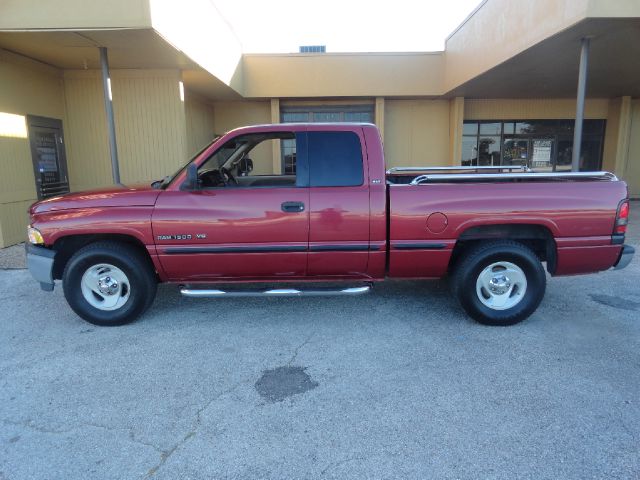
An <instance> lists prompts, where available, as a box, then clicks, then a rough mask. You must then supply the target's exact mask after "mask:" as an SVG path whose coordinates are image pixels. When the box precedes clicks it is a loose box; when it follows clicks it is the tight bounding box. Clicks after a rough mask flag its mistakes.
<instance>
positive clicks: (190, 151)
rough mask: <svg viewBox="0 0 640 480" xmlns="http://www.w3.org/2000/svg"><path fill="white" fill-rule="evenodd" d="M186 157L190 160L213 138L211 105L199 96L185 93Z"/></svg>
mask: <svg viewBox="0 0 640 480" xmlns="http://www.w3.org/2000/svg"><path fill="white" fill-rule="evenodd" d="M184 107H185V115H186V120H187V156H188V157H189V158H191V157H192V156H193V155H195V154H196V153H197V152H198V151H200V150H201V149H202V148H203V147H204V146H205V145H206V144H207V143H209V142H210V141H211V140H212V139H213V137H214V136H215V128H214V124H213V121H214V112H213V105H211V104H210V103H209V102H207V101H206V100H205V99H203V98H201V97H200V96H198V95H196V94H194V93H192V92H189V91H188V90H187V91H186V92H185V102H184Z"/></svg>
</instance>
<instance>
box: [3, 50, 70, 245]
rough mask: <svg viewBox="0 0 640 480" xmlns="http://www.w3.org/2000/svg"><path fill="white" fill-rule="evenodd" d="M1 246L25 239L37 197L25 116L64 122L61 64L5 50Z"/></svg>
mask: <svg viewBox="0 0 640 480" xmlns="http://www.w3.org/2000/svg"><path fill="white" fill-rule="evenodd" d="M0 78H1V79H2V87H1V90H0V168H1V169H2V175H0V248H1V247H6V246H9V245H13V244H15V243H19V242H22V241H24V240H25V235H26V225H27V223H28V216H27V208H28V207H29V205H30V204H31V203H33V202H34V201H35V200H36V198H37V195H36V188H35V178H34V175H33V163H32V161H31V149H30V146H29V140H28V138H27V129H26V116H27V115H39V116H43V117H50V118H57V119H61V120H63V127H66V125H65V124H64V123H65V109H64V90H63V82H62V74H61V72H60V71H59V70H57V69H54V68H51V67H49V66H46V65H43V64H40V63H38V62H34V61H32V60H30V59H27V58H25V57H21V56H18V55H15V54H12V53H10V52H7V51H4V50H0Z"/></svg>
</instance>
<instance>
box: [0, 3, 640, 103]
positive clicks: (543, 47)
mask: <svg viewBox="0 0 640 480" xmlns="http://www.w3.org/2000/svg"><path fill="white" fill-rule="evenodd" d="M542 7H543V8H542ZM585 36H591V37H592V42H591V55H590V67H589V78H588V83H587V87H588V90H587V92H588V95H589V96H598V97H614V96H621V95H631V96H640V62H636V61H635V59H636V58H640V2H637V1H631V0H619V1H616V2H611V1H607V0H555V1H554V2H543V3H540V2H524V3H522V2H512V1H509V0H485V1H484V2H483V3H482V4H481V5H480V6H479V7H478V8H477V9H476V11H474V12H473V13H472V14H471V15H470V16H469V17H468V18H467V19H466V20H465V21H464V22H463V23H462V25H461V26H460V27H458V28H457V29H456V30H455V31H454V32H453V33H452V34H451V36H450V37H449V38H448V39H447V42H446V49H445V51H444V52H423V53H402V52H394V53H323V54H244V55H243V54H242V50H241V46H240V42H239V41H238V39H237V38H236V37H235V34H234V32H233V29H232V27H230V26H229V25H228V24H227V22H226V21H225V20H224V18H222V17H221V15H220V13H219V12H218V11H217V9H216V8H215V6H214V5H213V3H211V2H210V1H208V0H185V1H184V2H167V1H164V0H113V1H111V2H98V3H95V2H91V3H90V4H87V3H86V2H84V1H83V0H58V1H56V2H55V6H51V7H49V8H43V4H42V2H39V1H37V0H22V1H20V2H17V1H14V2H4V3H3V4H2V6H0V48H4V49H7V50H10V51H13V52H15V53H18V54H21V55H25V56H28V57H31V58H34V59H36V60H39V61H41V62H44V63H47V64H49V65H53V66H55V67H58V68H61V69H83V68H89V69H95V68H99V54H98V49H97V47H107V49H108V52H109V61H110V64H111V68H113V69H126V68H135V69H140V68H142V69H144V68H175V69H180V70H181V71H182V72H183V73H182V75H183V81H184V83H185V86H186V87H187V88H188V89H190V90H193V91H195V92H197V93H199V94H201V95H203V96H205V97H208V98H212V99H214V98H215V99H241V98H252V99H262V98H308V99H313V98H329V97H330V98H353V97H369V98H371V97H388V98H452V97H457V96H464V97H470V98H474V97H484V98H526V97H572V96H574V94H575V90H576V82H577V71H578V58H579V49H580V40H581V38H583V37H585Z"/></svg>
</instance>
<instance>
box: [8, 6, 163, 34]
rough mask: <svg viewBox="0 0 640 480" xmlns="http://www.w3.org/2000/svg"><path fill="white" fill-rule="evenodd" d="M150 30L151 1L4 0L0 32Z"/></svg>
mask: <svg viewBox="0 0 640 480" xmlns="http://www.w3.org/2000/svg"><path fill="white" fill-rule="evenodd" d="M91 27H95V28H109V27H110V28H118V27H129V28H131V27H147V28H148V27H151V18H150V15H149V3H148V0H109V1H108V2H87V1H86V0H56V1H55V2H42V1H41V0H3V1H2V15H0V29H28V28H32V29H36V28H60V29H64V28H70V29H78V30H80V29H83V28H84V29H87V28H91Z"/></svg>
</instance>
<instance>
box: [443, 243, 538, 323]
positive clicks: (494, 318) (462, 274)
mask: <svg viewBox="0 0 640 480" xmlns="http://www.w3.org/2000/svg"><path fill="white" fill-rule="evenodd" d="M545 287H546V275H545V272H544V268H543V267H542V264H541V263H540V260H539V259H538V257H537V256H536V254H535V253H534V252H533V251H532V250H530V249H529V248H527V247H526V246H524V245H522V244H521V243H517V242H512V241H497V242H487V243H482V244H480V245H478V246H476V247H474V248H472V249H471V250H469V251H468V252H466V253H465V254H464V256H463V258H462V259H461V260H460V262H459V263H458V265H457V268H456V270H455V272H454V275H453V289H454V293H455V294H456V296H457V297H458V300H459V301H460V304H461V305H462V308H464V310H465V311H466V312H467V313H468V314H469V315H470V316H471V317H472V318H473V319H475V320H476V321H478V322H479V323H482V324H485V325H497V326H507V325H513V324H516V323H518V322H521V321H522V320H524V319H526V318H527V317H528V316H529V315H531V314H532V313H533V312H534V311H535V310H536V308H538V305H539V304H540V302H541V301H542V297H544V291H545Z"/></svg>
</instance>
